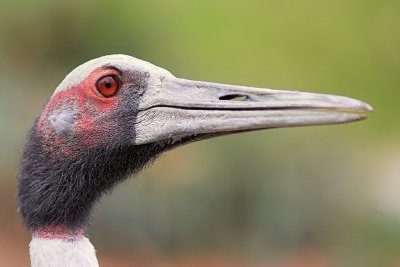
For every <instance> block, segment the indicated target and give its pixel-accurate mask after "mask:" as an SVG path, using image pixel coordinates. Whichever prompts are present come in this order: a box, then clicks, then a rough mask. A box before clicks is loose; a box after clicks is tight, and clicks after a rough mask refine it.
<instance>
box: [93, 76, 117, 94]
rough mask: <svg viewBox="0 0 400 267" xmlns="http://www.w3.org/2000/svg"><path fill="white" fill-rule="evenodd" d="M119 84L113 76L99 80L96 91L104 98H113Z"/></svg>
mask: <svg viewBox="0 0 400 267" xmlns="http://www.w3.org/2000/svg"><path fill="white" fill-rule="evenodd" d="M119 87H120V82H119V80H118V79H117V77H115V76H114V75H108V76H104V77H102V78H100V79H99V80H98V81H97V83H96V89H97V91H98V92H99V93H100V94H101V95H102V96H104V97H112V96H115V95H116V94H117V92H118V90H119Z"/></svg>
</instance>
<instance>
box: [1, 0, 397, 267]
mask: <svg viewBox="0 0 400 267" xmlns="http://www.w3.org/2000/svg"><path fill="white" fill-rule="evenodd" d="M0 9H1V10H2V16H1V17H0V80H1V81H2V82H1V89H0V96H1V97H0V140H1V147H2V149H1V151H0V167H1V170H2V171H1V173H0V183H1V184H0V189H1V191H0V193H2V196H1V202H0V205H2V206H4V208H2V209H0V222H1V223H2V224H10V225H11V224H12V225H16V226H13V227H12V228H11V229H14V230H13V231H17V232H18V233H21V231H22V226H20V225H19V221H18V218H17V216H16V214H15V213H12V214H13V216H9V215H7V214H9V212H14V210H15V200H14V197H13V196H14V194H11V193H10V192H14V191H15V170H16V169H17V164H18V161H17V159H18V157H19V154H20V153H21V149H22V145H23V139H24V136H25V134H26V132H27V130H28V129H29V126H30V124H31V122H32V119H33V116H34V114H37V113H39V112H40V109H41V108H42V105H43V104H44V103H45V99H46V98H47V97H48V96H49V95H50V94H51V93H52V91H53V90H54V88H55V87H56V86H57V84H58V83H59V82H60V81H61V80H62V79H63V78H64V76H65V75H66V74H67V73H68V72H69V71H70V70H71V69H73V68H74V67H76V66H77V65H79V64H80V63H82V62H84V61H87V60H88V59H91V58H94V57H97V56H101V55H104V54H112V53H124V54H129V55H133V56H135V57H138V58H141V59H144V60H147V61H150V62H152V63H154V64H156V65H158V66H161V67H165V68H167V69H168V70H170V71H171V72H172V73H173V74H175V75H176V76H179V77H185V78H189V79H197V80H208V81H215V82H224V83H232V84H246V85H252V86H258V87H269V88H282V89H293V90H304V91H315V92H322V93H332V94H342V95H347V96H352V97H355V98H359V99H362V100H365V101H366V102H368V103H370V104H372V105H373V106H374V108H375V113H374V114H373V115H372V116H371V117H370V119H369V120H368V121H366V122H363V123H357V124H350V125H345V126H332V127H314V128H301V129H281V130H272V131H268V132H258V133H249V134H243V135H238V136H231V137H225V138H218V139H216V140H210V141H206V142H201V143H199V144H193V145H190V146H188V147H184V148H181V149H178V150H177V151H174V152H171V153H169V154H168V155H166V156H165V157H163V158H162V159H161V160H160V161H159V162H157V163H156V164H155V166H154V168H152V169H150V170H147V171H145V172H144V173H143V174H142V175H140V177H139V178H138V179H137V180H135V182H132V181H131V182H127V183H125V184H124V185H123V186H121V187H120V188H119V189H118V190H116V192H114V194H113V195H112V196H111V197H109V198H106V199H105V200H104V201H103V202H102V204H101V205H100V206H99V212H98V214H97V215H96V218H95V220H94V223H93V227H92V229H91V232H90V233H91V235H92V236H93V241H94V244H95V245H96V247H98V249H99V254H100V255H102V253H115V255H119V253H122V252H123V251H128V252H129V251H131V250H135V251H139V252H140V251H153V252H154V253H160V254H162V255H164V256H165V257H167V258H168V257H172V256H171V255H177V254H185V253H186V254H193V253H198V252H203V251H221V253H223V254H224V253H225V254H228V255H238V256H237V257H244V258H245V259H246V260H247V261H248V262H264V261H266V262H274V261H279V260H280V259H282V258H286V257H290V255H291V254H290V253H291V252H292V251H297V250H300V251H301V249H302V248H313V249H317V250H319V251H321V252H322V255H324V257H325V258H326V260H327V261H328V262H329V264H328V266H398V265H396V264H399V262H400V259H399V256H398V251H399V250H400V234H399V230H398V229H400V199H399V197H398V196H399V195H400V181H399V180H400V178H399V175H398V174H399V173H400V169H399V167H398V160H400V142H399V138H398V136H399V134H400V124H399V118H398V116H399V114H400V105H399V104H398V103H397V102H398V99H399V97H400V90H399V85H400V75H399V73H400V52H399V51H400V50H399V47H400V31H399V27H400V16H399V13H400V2H399V1H395V0H381V1H378V0H364V1H361V0H347V1H345V0H338V1H316V0H305V1H277V0H270V1H261V0H249V1H228V0H221V1H210V0H204V1H193V0H185V1H183V0H174V1H173V0H165V1H161V0H158V1H157V0H147V1H140V2H139V1H48V0H41V1H3V2H2V3H0ZM5 192H7V193H5ZM15 229H17V230H15ZM1 236H2V232H1V231H0V238H1ZM4 236H7V235H6V234H5V235H4ZM24 238H26V236H24ZM0 241H1V239H0ZM25 241H26V240H25ZM1 244H3V243H2V242H0V245H1ZM18 250H19V251H20V253H21V255H25V254H24V253H25V252H26V251H27V247H25V244H23V243H22V245H21V246H19V247H18ZM0 251H2V249H0ZM0 253H1V252H0ZM0 255H1V257H2V258H3V256H4V257H5V255H7V254H4V255H2V254H0ZM10 255H11V254H10ZM24 257H27V253H26V256H24ZM245 266H246V264H245ZM318 266H320V265H318ZM321 266H325V265H321Z"/></svg>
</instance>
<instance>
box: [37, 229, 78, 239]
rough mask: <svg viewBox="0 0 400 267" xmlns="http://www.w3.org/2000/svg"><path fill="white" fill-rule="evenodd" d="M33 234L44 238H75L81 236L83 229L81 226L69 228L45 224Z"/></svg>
mask: <svg viewBox="0 0 400 267" xmlns="http://www.w3.org/2000/svg"><path fill="white" fill-rule="evenodd" d="M33 235H34V236H35V237H38V238H45V239H63V240H75V239H77V238H80V237H83V236H84V235H85V231H84V230H83V229H82V228H78V229H73V230H71V229H69V228H66V227H65V226H45V227H41V228H40V229H39V230H37V231H35V232H34V233H33Z"/></svg>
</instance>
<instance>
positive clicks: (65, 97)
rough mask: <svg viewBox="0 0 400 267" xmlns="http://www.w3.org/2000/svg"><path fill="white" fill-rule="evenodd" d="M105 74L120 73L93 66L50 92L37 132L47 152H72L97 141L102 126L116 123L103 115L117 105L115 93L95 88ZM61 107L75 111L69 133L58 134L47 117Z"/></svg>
mask: <svg viewBox="0 0 400 267" xmlns="http://www.w3.org/2000/svg"><path fill="white" fill-rule="evenodd" d="M108 75H113V76H116V77H119V76H120V73H119V72H118V71H117V70H116V69H112V68H99V69H96V70H94V71H93V72H92V73H91V74H90V75H89V76H88V77H87V78H86V79H84V80H83V81H81V82H80V83H79V84H77V85H75V86H73V87H70V88H68V89H65V90H63V91H60V92H57V93H56V94H55V95H53V96H52V98H51V99H50V101H49V102H48V104H47V106H46V107H45V109H44V110H43V112H42V115H41V116H40V119H39V123H38V131H39V134H40V135H41V136H42V137H44V146H45V149H46V150H47V151H48V152H50V153H52V154H55V155H59V156H68V155H71V154H73V153H74V151H77V150H79V149H82V148H88V147H90V146H92V145H94V144H96V143H98V142H99V141H100V140H101V138H102V136H104V135H105V134H106V133H104V129H107V128H108V129H109V128H112V127H115V126H116V125H107V124H112V123H113V122H112V120H109V121H108V122H107V121H105V120H104V118H105V117H106V116H107V115H109V114H111V112H112V111H113V110H114V109H115V108H116V106H117V105H118V93H117V95H116V96H114V97H108V98H107V97H104V96H102V95H101V94H100V93H99V92H98V91H97V88H96V83H97V81H98V80H99V79H101V78H102V77H105V76H108ZM120 86H122V84H120ZM60 111H61V112H63V111H65V112H71V113H73V114H74V115H75V114H76V117H77V118H76V119H74V120H73V122H72V123H73V125H72V127H71V132H68V134H64V135H60V134H57V132H56V129H55V128H54V126H53V125H52V124H51V123H50V117H51V116H57V113H60ZM54 114H56V115H54Z"/></svg>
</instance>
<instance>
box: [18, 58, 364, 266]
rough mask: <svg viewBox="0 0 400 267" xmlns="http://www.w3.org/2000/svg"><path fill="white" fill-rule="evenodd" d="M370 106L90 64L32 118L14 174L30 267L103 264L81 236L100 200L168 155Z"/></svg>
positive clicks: (128, 65) (139, 64) (110, 63)
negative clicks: (29, 236) (227, 137)
mask: <svg viewBox="0 0 400 267" xmlns="http://www.w3.org/2000/svg"><path fill="white" fill-rule="evenodd" d="M371 111H372V107H371V106H369V105H368V104H366V103H363V102H361V101H359V100H355V99H351V98H347V97H343V96H334V95H326V94H315V93H306V92H298V91H285V90H272V89H262V88H254V87H245V86H237V85H227V84H218V83H211V82H203V81H193V80H186V79H181V78H176V77H175V76H173V75H172V74H171V73H170V72H169V71H167V70H165V69H162V68H160V67H157V66H155V65H153V64H151V63H148V62H146V61H142V60H139V59H136V58H134V57H131V56H127V55H108V56H103V57H100V58H96V59H93V60H90V61H88V62H86V63H84V64H82V65H80V66H79V67H77V68H76V69H74V70H73V71H72V72H70V73H69V74H68V75H67V76H66V77H65V79H64V80H63V81H62V82H61V83H60V84H59V85H58V87H57V88H56V89H55V91H54V93H53V95H52V96H51V97H50V98H49V100H48V102H47V104H46V105H45V107H44V109H43V110H42V112H41V114H40V115H39V116H38V117H37V118H36V119H35V120H34V123H33V127H32V128H31V130H30V132H29V134H28V136H27V139H26V143H25V148H24V152H23V154H22V157H21V163H20V172H19V175H18V210H19V212H20V214H21V217H22V219H23V223H24V225H25V227H26V228H27V229H28V230H30V231H31V233H32V240H31V242H30V245H29V252H30V257H31V264H32V266H34V267H42V266H88V267H93V266H98V261H97V259H96V255H95V249H94V247H93V246H92V244H91V243H90V241H89V240H88V238H87V237H86V236H85V230H86V229H87V227H88V224H89V222H90V219H91V215H92V211H93V208H94V206H95V205H96V202H98V200H99V199H100V198H101V196H102V195H104V194H105V193H107V192H110V191H111V190H112V189H113V188H114V186H115V185H116V184H118V183H120V182H121V181H124V180H126V179H127V178H128V177H130V176H132V175H135V174H137V173H138V172H139V171H140V170H142V169H143V168H144V167H145V166H148V165H150V164H151V163H152V162H153V161H154V160H155V159H156V158H157V157H158V156H160V155H161V154H162V153H163V152H166V151H168V150H171V149H174V148H176V147H179V146H182V145H185V144H188V143H191V142H196V141H200V140H204V139H208V138H212V137H216V136H221V135H227V134H233V133H240V132H245V131H253V130H260V129H270V128H280V127H293V126H306V125H324V124H337V123H346V122H352V121H358V120H362V119H365V118H367V113H368V112H371Z"/></svg>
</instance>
